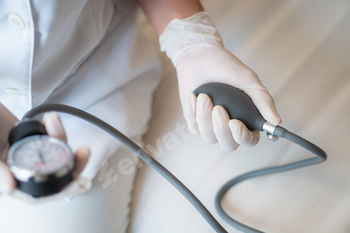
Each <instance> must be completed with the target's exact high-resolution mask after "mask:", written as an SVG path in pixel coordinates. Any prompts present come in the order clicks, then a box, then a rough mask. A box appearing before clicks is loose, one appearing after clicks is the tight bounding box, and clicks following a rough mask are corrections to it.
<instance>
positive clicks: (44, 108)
mask: <svg viewBox="0 0 350 233" xmlns="http://www.w3.org/2000/svg"><path fill="white" fill-rule="evenodd" d="M48 111H57V112H63V113H67V114H70V115H74V116H76V117H79V118H81V119H83V120H86V121H88V122H90V123H92V124H94V125H96V126H97V127H99V128H101V129H103V130H104V131H106V132H107V133H109V134H110V135H112V136H113V137H114V138H116V139H117V140H118V141H120V142H121V143H123V144H124V145H125V146H127V147H128V148H129V149H130V150H131V151H132V152H134V153H135V154H137V156H139V157H140V158H141V159H142V160H143V161H145V162H146V163H147V164H148V165H150V166H151V167H152V168H153V169H155V170H156V171H157V172H158V173H159V174H160V175H162V176H163V177H164V178H165V179H166V180H167V181H169V182H170V183H171V184H172V185H173V186H174V187H175V188H176V189H177V190H178V191H179V192H180V193H181V194H182V195H183V196H184V197H185V198H186V199H187V200H188V201H189V202H190V203H191V204H192V205H193V206H194V207H195V208H196V209H197V211H198V212H199V213H200V214H201V215H202V216H203V218H204V219H205V220H206V221H207V222H208V223H209V224H210V226H211V227H212V228H213V229H214V230H215V231H216V232H219V233H227V231H226V230H225V229H224V228H223V227H222V226H221V225H220V223H219V222H218V221H217V220H216V219H215V218H214V217H213V216H212V214H211V213H210V212H209V211H208V210H207V208H205V206H204V205H203V204H202V203H201V202H200V201H199V200H198V198H197V197H196V196H195V195H194V194H193V193H192V192H191V191H190V190H189V189H188V188H187V187H186V186H185V185H184V184H183V183H181V181H179V180H178V179H177V178H176V177H175V176H174V175H173V174H172V173H171V172H169V171H168V170H167V169H166V168H165V167H163V166H162V165H161V164H160V163H159V162H158V161H157V160H156V159H155V158H153V157H152V156H151V155H149V154H148V153H147V152H146V151H144V150H143V149H141V148H140V147H139V146H138V145H137V144H136V143H134V142H133V141H132V140H131V139H129V138H128V137H127V136H125V135H124V134H122V133H121V132H120V131H118V130H117V129H115V128H114V127H112V126H111V125H109V124H107V123H106V122H104V121H102V120H100V119H99V118H97V117H95V116H93V115H91V114H89V113H87V112H84V111H82V110H80V109H77V108H73V107H70V106H66V105H62V104H44V105H40V106H38V107H36V108H33V109H32V110H30V111H29V112H27V113H26V115H25V116H24V117H23V119H25V118H34V117H35V116H37V115H39V114H41V113H44V112H48Z"/></svg>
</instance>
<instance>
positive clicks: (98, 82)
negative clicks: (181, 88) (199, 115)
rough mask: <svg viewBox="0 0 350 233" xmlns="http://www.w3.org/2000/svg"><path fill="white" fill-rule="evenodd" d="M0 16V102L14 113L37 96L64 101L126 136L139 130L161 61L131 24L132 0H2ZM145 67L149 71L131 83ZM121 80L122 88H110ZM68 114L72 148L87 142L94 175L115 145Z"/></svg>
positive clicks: (34, 101)
mask: <svg viewBox="0 0 350 233" xmlns="http://www.w3.org/2000/svg"><path fill="white" fill-rule="evenodd" d="M0 15H1V17H2V18H1V21H0V38H1V41H0V42H1V46H0V77H1V78H0V101H1V102H2V103H3V104H4V106H5V107H7V108H8V109H9V110H10V111H11V112H12V113H14V115H15V116H16V117H17V118H19V119H20V118H21V117H22V116H23V115H24V114H25V113H26V112H27V111H28V110H29V109H31V108H32V107H35V106H38V105H40V104H42V103H63V104H67V105H70V106H73V107H77V108H79V109H83V110H86V111H89V112H91V113H92V114H95V115H97V116H98V117H100V118H101V119H103V120H105V121H107V122H108V123H109V124H111V125H113V126H116V127H117V128H118V129H119V130H121V131H122V132H123V133H125V134H128V135H129V136H135V135H137V134H139V133H140V132H141V131H140V129H142V128H143V126H144V125H145V123H146V122H147V121H148V118H149V116H150V112H149V111H148V110H146V109H147V107H148V106H149V104H150V98H151V93H152V91H153V90H154V88H155V87H156V85H157V78H158V76H157V72H158V69H159V67H158V61H157V59H156V57H155V55H154V53H153V52H152V49H150V48H149V45H148V42H147V40H146V39H145V38H144V37H143V35H142V32H140V31H139V30H137V18H138V17H137V16H138V10H137V7H136V3H135V2H134V1H115V2H112V1H110V0H105V1H100V0H90V1H87V0H74V1H50V2H45V1H44V2H42V1H20V4H19V3H18V2H14V1H1V2H0ZM147 72H153V74H151V75H148V76H149V77H148V78H147V77H143V80H139V79H138V80H139V83H135V82H134V83H133V84H131V83H130V81H131V80H133V79H135V78H138V77H140V76H143V74H144V73H147ZM147 79H148V80H147ZM126 84H128V86H129V87H128V88H127V91H124V92H123V91H120V92H122V94H121V93H120V92H118V91H116V90H118V89H119V88H120V87H122V86H124V85H126ZM140 87H142V88H140ZM142 108H145V109H142ZM116 113H117V114H116ZM138 117H141V118H140V119H137V118H138ZM70 119H72V117H69V116H64V117H63V123H64V125H65V126H66V128H67V131H68V136H69V139H72V141H69V142H70V144H71V145H72V147H73V148H74V149H75V148H77V147H78V146H80V145H89V146H90V147H91V148H92V160H90V161H89V164H88V165H87V167H86V169H85V170H84V172H83V175H84V176H85V177H87V178H89V179H92V178H93V177H94V176H95V174H96V172H97V171H98V170H99V167H100V166H101V163H102V161H103V160H105V159H106V156H107V158H108V156H110V155H111V153H113V152H114V151H115V150H116V149H117V144H115V143H114V140H113V143H111V142H112V140H111V137H108V136H106V135H105V134H104V132H102V131H100V130H96V129H95V127H94V126H91V125H88V124H84V123H81V121H79V120H77V119H72V120H70ZM136 119H137V120H136ZM127 122H128V123H127ZM70 135H71V136H70ZM82 135H84V136H82ZM92 135H93V136H94V137H91V136H92ZM97 138H101V140H96V139H97ZM112 144H114V146H112V147H109V146H106V145H112Z"/></svg>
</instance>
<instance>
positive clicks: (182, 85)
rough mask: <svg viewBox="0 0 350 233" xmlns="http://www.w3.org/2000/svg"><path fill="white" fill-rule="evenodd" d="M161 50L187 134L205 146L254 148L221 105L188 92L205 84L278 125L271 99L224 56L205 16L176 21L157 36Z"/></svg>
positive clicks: (254, 134)
mask: <svg viewBox="0 0 350 233" xmlns="http://www.w3.org/2000/svg"><path fill="white" fill-rule="evenodd" d="M159 42H160V45H161V50H162V51H165V52H166V54H167V56H168V57H169V58H170V59H171V60H172V62H173V64H174V66H175V67H176V71H177V76H178V81H179V91H180V100H181V104H182V107H183V112H184V117H185V119H186V120H187V123H188V127H189V130H190V131H191V132H192V133H194V134H201V136H202V138H203V140H204V141H205V142H207V143H216V142H219V144H220V146H221V148H222V149H224V150H226V151H232V150H235V149H236V148H237V147H238V145H239V144H243V145H247V146H253V145H255V144H257V143H258V141H259V135H260V133H259V131H249V130H248V129H247V127H246V126H245V125H244V124H243V123H242V122H241V121H239V120H235V119H233V120H230V119H229V116H228V114H227V112H226V111H225V110H224V108H223V107H221V106H215V107H214V108H213V104H212V102H211V100H210V98H209V97H208V96H207V95H205V94H200V95H199V96H198V97H196V96H195V95H194V94H193V93H192V92H193V91H194V90H195V89H196V88H197V87H199V86H201V85H202V84H205V83H210V82H220V83H225V84H228V85H231V86H234V87H236V88H238V89H240V90H242V91H244V92H245V93H246V94H248V95H249V96H250V98H251V99H252V100H253V102H254V104H255V105H256V107H257V108H258V110H259V111H260V113H261V114H262V116H263V117H264V118H265V119H266V120H267V121H268V122H270V123H271V124H274V125H278V124H280V123H281V118H280V116H279V115H278V112H277V110H276V108H275V104H274V100H273V98H272V97H271V95H270V94H269V92H268V91H267V90H266V88H265V87H264V86H263V85H262V83H261V81H260V79H259V78H258V76H257V75H256V73H255V72H254V71H252V70H251V69H250V68H248V67H247V66H246V65H245V64H243V63H242V62H241V61H240V60H239V59H238V58H237V57H235V56H234V55H233V54H232V53H230V52H229V51H227V50H226V49H225V48H224V46H223V42H222V39H221V37H220V35H219V33H218V31H217V29H216V28H215V26H214V25H213V24H212V23H211V21H210V18H209V16H208V14H207V13H206V12H199V13H197V14H195V15H193V16H191V17H189V18H187V19H175V20H173V21H171V22H170V24H169V25H168V26H167V28H166V29H165V31H164V33H163V34H162V35H161V36H160V38H159Z"/></svg>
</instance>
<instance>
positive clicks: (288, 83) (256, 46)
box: [129, 0, 350, 233]
mask: <svg viewBox="0 0 350 233" xmlns="http://www.w3.org/2000/svg"><path fill="white" fill-rule="evenodd" d="M202 3H203V5H204V8H205V10H206V11H207V12H208V13H209V14H210V16H211V19H212V21H213V23H214V24H215V25H216V26H217V27H218V29H219V32H220V35H221V36H222V38H223V41H224V44H225V47H226V48H227V49H228V50H229V51H231V52H232V53H233V54H235V55H236V56H237V57H238V58H240V59H241V60H242V61H243V62H244V63H245V64H247V65H248V66H249V67H250V68H252V69H253V70H254V71H255V72H256V73H257V74H258V75H259V77H260V78H261V80H262V83H263V84H264V85H265V86H266V87H267V89H268V90H269V92H270V93H271V95H272V96H273V97H274V99H275V102H276V107H277V109H278V111H279V114H280V115H281V118H282V120H283V122H282V124H281V125H282V126H283V127H286V128H287V129H289V130H290V131H292V132H295V133H297V134H299V135H301V136H303V137H305V138H306V139H308V140H310V141H311V142H314V143H315V144H316V145H319V146H320V147H321V148H322V149H324V150H325V151H326V152H327V153H328V156H329V158H328V160H327V161H326V162H325V163H324V164H321V165H315V166H312V167H306V168H302V169H298V170H295V171H290V172H286V173H281V174H275V175H270V176H266V177H261V178H256V179H252V180H250V181H245V182H243V183H241V184H239V185H237V186H236V187H235V188H233V189H232V190H230V191H229V192H228V194H227V195H226V196H225V198H224V206H225V210H226V211H227V212H228V214H229V215H230V216H232V217H234V218H235V219H236V220H238V221H241V222H243V223H245V224H247V225H249V226H252V227H254V228H257V229H260V230H261V231H264V232H268V233H301V232H308V233H329V232H337V233H348V232H350V225H349V218H348V216H349V215H350V182H349V177H350V169H349V166H350V156H349V152H350V138H349V131H350V121H349V119H350V107H349V106H350V78H349V77H350V68H349V67H350V66H349V64H350V43H349V41H350V30H349V29H350V2H349V1H342V0H339V1H327V0H321V1H312V0H287V1H280V0H262V1H261V0H238V1H230V0H220V1H211V0H203V1H202ZM155 43H157V38H155ZM163 55H164V54H163ZM163 57H164V64H165V66H164V73H163V75H164V77H165V78H166V79H164V81H163V82H162V84H161V85H160V88H159V89H158V91H157V94H156V95H155V103H154V108H153V116H154V117H153V118H152V121H151V123H150V130H149V131H148V133H147V134H146V136H145V144H146V148H147V145H148V144H149V145H148V148H153V151H155V152H158V156H159V157H158V160H159V161H160V162H161V163H162V164H163V165H164V166H165V167H166V168H168V169H169V170H170V171H171V172H172V173H173V174H174V175H175V176H177V177H178V178H179V179H180V180H181V181H183V182H184V184H185V185H187V187H189V188H190V190H191V191H193V192H194V194H195V195H197V197H198V198H199V199H200V200H201V201H202V202H203V203H204V205H205V206H206V207H207V208H208V209H209V210H210V211H211V212H212V213H213V215H214V216H215V217H216V218H217V219H218V220H219V221H220V222H221V223H222V224H223V226H224V227H225V228H226V229H227V230H228V231H229V232H230V233H231V232H232V233H236V232H237V233H238V232H240V231H238V230H236V229H235V228H233V227H231V226H229V225H228V224H226V223H225V222H224V221H223V220H222V219H221V218H220V217H219V216H218V215H217V214H216V213H217V212H216V210H215V208H214V199H215V195H216V193H217V191H218V189H219V188H220V187H221V186H222V185H223V184H224V183H226V182H227V181H228V180H230V179H231V178H233V177H236V176H238V175H240V174H243V173H245V172H248V171H252V170H254V169H259V168H264V167H269V166H275V165H279V164H285V163H288V162H292V161H296V160H299V159H303V158H307V157H311V156H313V155H312V154H310V153H308V152H307V151H305V150H304V149H302V148H299V147H298V146H297V145H294V144H292V143H289V142H288V141H286V140H283V139H280V140H279V141H277V142H270V141H269V140H268V139H267V138H266V136H265V134H261V140H260V142H259V143H258V145H257V146H255V147H253V148H250V147H244V146H241V147H239V148H238V149H237V150H236V151H234V152H231V153H228V152H224V151H222V150H221V149H220V147H219V145H218V144H216V145H207V144H206V143H204V142H203V141H202V139H201V138H200V136H194V135H191V134H190V133H189V132H188V131H187V130H184V133H186V134H187V135H188V136H191V138H190V139H189V138H188V137H186V136H184V137H183V136H181V135H180V133H178V132H179V131H178V130H177V131H178V132H177V131H176V123H179V124H180V125H182V126H184V127H186V122H185V120H184V118H183V116H182V109H181V105H180V102H179V99H178V98H179V97H178V89H177V86H176V82H177V80H176V74H175V71H174V69H173V67H172V64H171V62H170V61H169V60H168V59H167V58H166V57H165V56H163ZM132 219H133V221H132V226H131V227H130V231H129V232H131V233H150V232H152V233H153V232H157V233H178V232H181V233H192V232H201V233H204V232H205V233H209V232H214V231H213V230H212V229H211V228H210V226H209V225H208V224H207V223H206V222H205V221H204V220H203V218H202V217H201V216H200V214H198V213H197V212H196V210H195V209H194V208H193V207H192V206H191V205H190V204H189V203H188V201H187V200H186V199H185V198H183V197H182V196H181V194H179V192H178V191H177V190H176V189H175V188H173V187H172V186H171V185H170V184H169V183H168V182H167V181H165V180H164V179H163V178H162V177H161V176H159V175H158V174H157V173H156V172H155V171H154V170H153V169H151V168H149V167H142V168H140V170H139V173H138V176H137V184H136V186H135V191H134V196H133V207H132Z"/></svg>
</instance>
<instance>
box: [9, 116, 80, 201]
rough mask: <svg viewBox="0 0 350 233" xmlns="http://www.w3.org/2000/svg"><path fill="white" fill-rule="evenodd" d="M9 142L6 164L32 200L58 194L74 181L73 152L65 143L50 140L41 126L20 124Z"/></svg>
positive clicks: (37, 124) (13, 130)
mask: <svg viewBox="0 0 350 233" xmlns="http://www.w3.org/2000/svg"><path fill="white" fill-rule="evenodd" d="M25 126H27V127H25ZM16 127H17V128H16ZM9 138H10V139H9V141H10V145H11V147H10V149H9V152H8V157H7V163H8V165H9V166H10V169H11V171H12V173H13V175H14V177H15V178H16V181H17V186H18V187H17V188H18V189H19V190H21V191H23V192H26V193H29V194H31V195H32V196H33V197H40V196H47V195H50V194H54V193H56V192H59V191H60V190H61V189H62V188H64V187H65V186H66V185H67V184H68V183H69V182H70V181H71V180H72V178H73V169H74V156H73V154H72V151H71V149H70V148H69V147H68V145H67V144H66V143H65V142H64V141H62V140H60V139H57V138H53V137H49V136H48V135H47V134H46V131H45V127H43V125H42V124H41V123H40V122H38V121H34V120H31V121H28V120H27V121H24V122H20V123H19V124H17V125H16V126H15V127H14V129H12V131H11V133H10V137H9ZM14 138H15V139H14Z"/></svg>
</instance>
